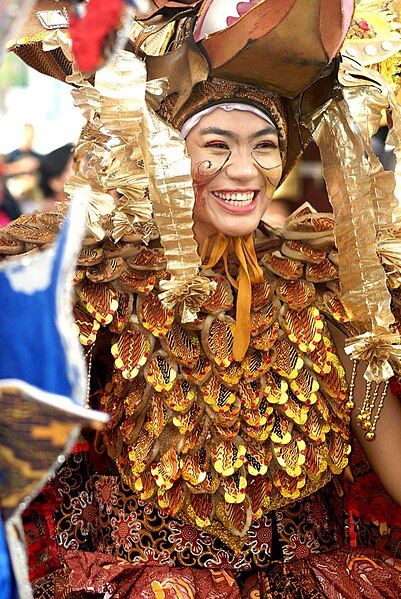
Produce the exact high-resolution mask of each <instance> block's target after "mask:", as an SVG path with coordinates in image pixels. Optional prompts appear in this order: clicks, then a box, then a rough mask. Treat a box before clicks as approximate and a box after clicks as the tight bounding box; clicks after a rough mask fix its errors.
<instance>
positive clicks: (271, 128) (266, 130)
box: [252, 125, 277, 139]
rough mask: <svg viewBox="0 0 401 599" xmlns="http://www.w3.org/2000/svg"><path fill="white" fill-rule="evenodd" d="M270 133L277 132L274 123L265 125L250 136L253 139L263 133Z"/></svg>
mask: <svg viewBox="0 0 401 599" xmlns="http://www.w3.org/2000/svg"><path fill="white" fill-rule="evenodd" d="M272 133H275V134H277V129H276V127H275V126H274V125H268V126H267V127H264V129H260V130H259V131H257V132H256V133H254V134H253V135H252V137H253V138H254V139H255V138H257V137H263V136H264V135H271V134H272Z"/></svg>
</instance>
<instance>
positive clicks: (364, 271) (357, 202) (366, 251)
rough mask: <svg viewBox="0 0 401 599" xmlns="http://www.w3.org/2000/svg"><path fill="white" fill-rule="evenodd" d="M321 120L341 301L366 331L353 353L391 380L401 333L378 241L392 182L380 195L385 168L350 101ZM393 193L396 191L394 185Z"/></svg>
mask: <svg viewBox="0 0 401 599" xmlns="http://www.w3.org/2000/svg"><path fill="white" fill-rule="evenodd" d="M318 118H319V119H320V120H319V123H318V125H317V127H316V128H315V130H314V133H313V135H314V138H315V140H316V142H317V144H318V146H319V149H320V154H321V157H322V163H323V168H324V175H325V179H326V185H327V190H328V194H329V198H330V202H331V204H332V206H333V212H334V216H335V230H334V232H335V238H336V244H337V248H338V265H339V276H340V282H341V300H342V303H343V305H344V307H345V309H346V311H347V313H348V315H349V317H350V319H351V321H352V323H353V324H354V325H355V327H356V328H357V330H358V332H360V333H361V335H360V336H358V337H357V340H354V341H353V342H351V346H350V344H349V343H348V348H350V347H351V349H349V353H351V354H352V357H353V358H354V359H364V360H367V361H368V362H369V364H368V368H367V371H366V373H365V378H367V379H368V378H369V377H374V376H377V377H379V378H378V380H382V378H381V377H383V376H388V375H390V376H391V374H390V373H391V372H392V368H391V366H390V364H389V360H390V357H391V359H392V360H393V361H398V360H399V359H400V357H401V356H400V355H399V353H398V347H399V346H398V343H399V342H400V338H399V335H398V333H393V332H392V326H393V324H394V316H393V313H392V311H391V295H390V293H389V291H388V288H387V281H386V273H385V271H384V269H383V267H382V265H381V263H380V259H379V256H378V252H377V243H376V236H377V232H378V230H379V229H380V226H379V224H380V223H378V221H377V213H378V199H379V196H380V197H381V196H382V195H383V193H382V192H383V190H384V189H385V188H386V187H387V182H386V181H385V179H383V182H384V183H385V184H384V185H383V186H382V187H381V189H380V190H379V191H378V192H376V191H375V189H374V183H376V182H378V177H379V175H380V170H379V168H378V166H377V164H376V162H375V161H373V166H372V160H371V151H370V149H368V148H367V143H365V141H364V138H363V136H362V135H361V134H360V131H359V129H358V128H357V127H356V126H355V124H354V123H353V119H352V116H351V114H350V111H349V108H348V106H347V103H346V102H345V101H344V100H331V101H330V102H329V103H328V105H327V106H326V107H325V110H324V111H321V112H320V114H319V115H318ZM312 128H313V125H312ZM387 189H388V191H389V192H390V194H391V193H393V189H391V186H390V187H387ZM376 194H377V195H376ZM380 209H381V210H382V207H381V206H380ZM387 209H388V207H387ZM381 224H382V226H383V225H384V224H387V223H385V221H384V222H382V223H381ZM359 341H360V342H359ZM362 342H363V343H362ZM391 344H392V345H393V346H394V347H393V349H391Z"/></svg>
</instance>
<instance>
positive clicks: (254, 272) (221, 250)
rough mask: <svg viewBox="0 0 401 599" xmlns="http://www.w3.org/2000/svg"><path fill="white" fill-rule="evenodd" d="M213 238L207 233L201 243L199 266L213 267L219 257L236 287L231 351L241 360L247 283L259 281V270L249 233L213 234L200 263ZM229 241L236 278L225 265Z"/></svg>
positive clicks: (247, 331) (247, 321)
mask: <svg viewBox="0 0 401 599" xmlns="http://www.w3.org/2000/svg"><path fill="white" fill-rule="evenodd" d="M213 237H214V236H209V237H208V238H207V239H206V241H205V243H204V246H203V249H202V254H201V260H202V268H204V269H208V268H213V267H214V266H215V265H216V264H217V262H218V261H219V260H220V259H223V262H224V268H225V271H226V275H227V278H228V280H229V281H230V283H231V285H232V286H233V287H234V288H235V289H237V307H236V314H235V321H236V325H235V334H234V345H233V354H234V359H235V360H237V361H238V362H241V361H242V360H243V358H244V356H245V354H246V352H247V349H248V347H249V342H250V339H251V299H252V287H251V285H252V284H253V283H261V282H262V281H263V271H262V269H261V268H260V266H259V264H258V259H257V257H256V253H255V244H254V240H253V235H252V233H251V234H249V235H245V236H244V237H229V236H227V235H224V234H223V233H218V234H217V236H216V237H215V241H214V244H213V247H212V249H211V252H210V257H209V260H207V261H206V262H204V260H205V258H206V255H207V252H208V249H209V247H210V242H211V240H212V238H213ZM230 243H232V244H233V247H234V252H235V255H236V256H237V258H238V261H239V269H238V276H237V278H236V279H234V278H233V277H232V276H231V274H230V271H229V267H228V251H229V247H230Z"/></svg>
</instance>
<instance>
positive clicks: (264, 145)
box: [255, 141, 278, 150]
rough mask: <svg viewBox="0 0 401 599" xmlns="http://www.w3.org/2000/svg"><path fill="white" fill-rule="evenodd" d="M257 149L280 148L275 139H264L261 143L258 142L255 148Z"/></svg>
mask: <svg viewBox="0 0 401 599" xmlns="http://www.w3.org/2000/svg"><path fill="white" fill-rule="evenodd" d="M257 149H261V150H265V149H266V150H277V149H278V145H277V144H276V143H275V142H274V141H262V142H260V144H258V145H257V146H256V148H255V150H257Z"/></svg>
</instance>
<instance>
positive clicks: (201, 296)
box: [0, 0, 401, 598]
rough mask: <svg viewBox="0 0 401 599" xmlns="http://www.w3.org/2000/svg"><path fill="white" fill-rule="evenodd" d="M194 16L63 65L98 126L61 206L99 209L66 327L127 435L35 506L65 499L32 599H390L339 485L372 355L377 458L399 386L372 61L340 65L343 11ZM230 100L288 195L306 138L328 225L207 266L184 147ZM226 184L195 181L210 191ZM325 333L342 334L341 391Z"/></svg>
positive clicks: (256, 9) (74, 463)
mask: <svg viewBox="0 0 401 599" xmlns="http://www.w3.org/2000/svg"><path fill="white" fill-rule="evenodd" d="M160 4H167V5H168V4H170V3H163V2H161V3H160ZM171 4H174V3H171ZM175 4H188V5H189V4H190V3H188V2H187V3H175ZM193 4H194V5H196V6H194V7H192V6H191V7H189V8H188V10H187V11H186V10H184V12H183V13H178V16H179V17H180V19H179V21H178V25H177V24H175V22H174V21H172V23H173V26H171V23H170V24H169V23H167V25H166V24H165V23H162V25H153V26H150V27H147V28H143V27H142V26H140V25H139V24H138V23H135V24H134V26H133V33H132V40H133V45H134V49H135V53H132V52H127V51H121V50H119V51H118V52H117V53H116V54H115V56H114V58H113V59H112V60H111V62H110V63H109V64H108V65H107V66H106V67H104V68H103V69H101V70H99V71H98V72H97V73H96V76H95V79H94V80H92V79H90V78H89V77H86V76H84V75H82V73H81V72H79V71H78V69H77V67H76V65H75V63H74V62H71V65H72V66H68V73H69V74H68V76H67V81H68V82H70V83H73V84H74V85H75V86H76V88H75V89H74V90H73V92H72V93H73V96H74V99H75V102H76V104H77V105H78V106H79V107H80V108H81V110H82V112H83V114H84V115H85V116H86V118H87V124H86V126H85V127H84V129H83V132H82V135H81V138H80V140H79V143H78V146H77V150H76V174H75V175H74V176H73V177H72V179H71V180H70V182H69V183H68V184H67V191H68V193H70V194H71V195H72V196H73V195H74V194H75V193H77V190H79V193H84V192H85V193H87V195H88V197H89V200H88V201H89V209H88V216H87V235H86V238H85V240H84V242H83V248H82V251H81V254H80V256H79V259H78V265H77V270H76V274H75V279H74V283H75V288H76V303H75V307H74V310H75V318H76V323H77V325H78V329H79V338H80V341H81V343H82V344H83V345H84V346H85V347H86V348H87V350H88V351H87V355H88V364H89V381H90V383H91V392H90V393H89V395H88V400H89V401H90V402H91V403H92V404H94V405H95V406H98V407H101V409H102V410H104V411H106V412H108V413H109V414H110V415H111V419H110V422H109V423H108V424H107V425H106V426H105V427H104V428H103V430H102V431H101V433H99V434H97V436H96V439H94V440H93V447H94V448H95V449H96V452H97V454H95V452H94V450H93V447H92V450H91V451H90V452H89V454H87V455H86V457H85V456H84V454H83V453H82V451H80V452H78V453H77V455H76V457H75V459H74V458H73V459H72V460H71V461H70V462H69V463H68V464H67V465H66V466H65V467H64V468H63V469H62V470H61V471H60V472H59V474H58V478H57V479H56V482H54V483H51V484H50V486H49V487H48V488H47V489H45V490H44V492H43V496H42V499H41V500H42V502H43V503H42V507H43V506H44V505H45V504H46V500H45V498H46V497H48V496H49V493H55V496H54V497H57V499H56V509H55V513H54V514H53V515H52V516H51V517H50V519H51V521H52V525H51V526H55V527H56V529H55V532H56V533H57V543H58V551H59V556H56V555H55V553H56V551H57V550H56V548H55V544H54V542H53V543H52V541H51V533H50V532H49V534H48V536H47V537H46V534H44V536H45V537H46V542H47V543H48V544H49V546H52V548H53V549H52V552H53V553H52V557H51V558H49V559H48V560H47V561H48V563H47V564H44V563H43V562H42V563H41V564H38V563H37V564H36V565H35V564H33V566H32V568H33V572H34V578H37V579H38V580H36V581H35V583H34V584H35V588H36V596H37V597H53V596H55V597H58V596H60V597H71V598H73V597H74V598H77V597H90V596H95V597H97V596H99V597H100V596H104V594H105V593H106V594H107V593H109V595H107V596H110V597H113V596H116V597H117V596H120V597H132V598H134V597H166V598H169V597H206V596H208V597H216V598H217V597H253V596H255V597H256V596H261V597H262V596H266V597H269V596H271V597H294V598H295V597H313V598H318V597H325V596H328V597H343V596H344V597H348V596H361V597H382V596H383V597H398V596H399V595H400V593H401V575H400V573H399V571H398V570H399V569H400V566H399V563H398V562H397V560H395V559H394V558H390V557H388V556H386V554H381V553H379V552H378V551H375V550H373V549H372V550H369V549H365V550H364V551H360V552H358V551H354V552H350V551H349V549H348V548H346V547H345V546H344V545H343V539H342V536H343V535H342V531H341V523H340V519H341V510H340V508H339V507H338V505H337V503H338V501H335V500H333V489H334V484H335V483H334V482H330V481H332V479H333V476H336V475H339V474H340V473H342V472H343V471H344V469H345V468H346V466H347V464H348V460H349V454H350V451H351V444H350V431H349V427H350V413H351V410H352V408H353V405H354V404H353V394H354V393H355V392H357V390H356V389H355V388H354V387H355V377H356V366H357V360H366V361H367V370H366V378H367V380H368V383H367V389H366V399H365V402H364V405H363V408H362V411H361V414H360V418H359V420H360V422H361V425H362V426H363V428H364V430H366V434H367V437H368V438H371V439H373V438H374V435H375V428H376V423H377V419H378V417H379V414H380V410H381V407H382V405H383V401H384V399H385V395H386V393H387V388H388V382H387V381H388V379H389V378H390V377H391V376H392V375H393V374H394V372H399V370H400V365H399V364H400V351H401V350H400V340H399V326H400V324H399V323H400V318H399V316H400V314H399V309H400V308H399V306H400V304H401V299H400V296H399V293H398V290H399V288H400V287H399V286H400V282H401V278H400V276H401V275H400V270H399V269H400V262H399V247H400V246H399V239H398V238H397V234H398V227H399V217H400V214H399V207H398V191H397V190H395V187H394V184H395V182H394V175H393V174H392V173H384V172H383V171H382V170H381V169H380V166H379V163H378V161H377V160H376V159H375V157H374V156H373V154H372V152H371V150H370V149H369V144H368V138H369V135H370V134H371V132H372V131H371V127H374V126H375V123H376V125H377V124H378V122H379V120H380V118H379V115H380V112H381V110H382V108H383V107H390V108H391V109H392V111H393V116H394V131H393V136H394V139H395V140H396V143H397V144H398V139H399V138H398V135H399V130H398V120H397V118H398V106H397V104H396V100H395V97H394V94H393V91H392V89H391V88H390V86H389V84H387V83H386V81H385V79H384V78H383V76H382V74H380V73H379V72H373V71H370V70H368V69H367V68H365V66H362V65H361V60H359V61H357V59H356V57H355V55H356V54H358V52H359V53H360V52H361V47H360V45H358V43H359V42H354V41H352V40H354V38H350V40H349V41H348V42H347V43H346V45H345V46H344V50H343V62H342V63H341V65H340V63H339V60H338V58H336V56H337V55H338V50H339V47H340V46H341V43H342V41H343V38H344V35H345V32H346V30H347V29H348V26H349V24H350V23H351V19H352V11H353V6H352V3H350V2H337V3H335V4H336V6H335V7H331V8H330V10H328V9H327V6H326V4H325V3H324V2H317V1H316V2H310V0H309V1H308V3H305V2H288V3H282V2H281V3H278V2H277V3H274V2H250V3H249V7H248V9H249V10H248V11H245V12H244V13H243V14H242V15H241V16H239V17H238V18H236V20H235V21H233V22H230V24H229V25H230V26H229V27H227V28H225V29H224V30H223V31H221V30H213V19H211V13H213V3H212V2H206V3H203V4H202V6H201V7H199V6H197V3H193ZM323 5H324V6H323ZM215 6H216V3H215ZM318 9H319V10H320V11H321V12H320V22H319V23H320V24H319V23H317V21H316V14H318V13H317V12H316V11H317V10H318ZM166 10H167V13H166V14H168V15H170V16H171V14H170V12H168V11H171V10H173V9H172V8H171V7H170V8H169V7H167V9H166ZM43 12H46V11H43ZM161 14H164V13H163V8H161ZM212 16H213V14H212ZM391 16H393V15H391V13H390V12H389V11H387V12H386V22H387V23H388V22H389V17H391ZM194 17H195V21H194ZM44 18H45V17H44V16H43V15H42V19H44ZM300 18H302V23H303V24H304V25H305V27H307V28H308V32H309V35H311V36H312V37H311V38H310V40H309V42H310V45H309V48H308V47H307V44H306V43H305V39H303V38H302V36H301V38H302V39H300V40H298V41H297V40H296V41H295V42H294V43H295V46H292V48H291V52H288V51H287V50H283V48H282V45H281V44H280V43H279V40H280V39H281V37H282V36H283V35H284V36H285V32H287V37H288V35H289V34H288V32H293V31H294V27H295V23H296V22H297V21H298V20H299V19H300ZM330 18H331V19H332V22H331V29H330V28H328V20H329V19H330ZM358 23H359V21H358V20H357V21H355V22H354V28H355V27H356V30H357V33H359V29H360V28H359V29H358ZM389 27H390V25H389ZM50 29H51V28H50ZM329 29H330V31H331V33H330V35H329ZM249 31H252V34H253V36H254V39H253V43H251V44H248V43H247V39H248V37H249ZM394 31H395V30H394ZM394 31H391V33H392V34H393V33H394ZM235 34H236V35H235ZM247 36H248V37H247ZM394 36H395V34H394ZM394 36H393V37H392V38H391V39H392V40H393V39H394V44H395V46H396V48H394V47H393V46H392V47H391V50H390V49H389V46H388V45H387V48H388V49H387V50H386V47H384V48H383V40H382V39H381V38H379V40H378V41H377V42H376V41H371V40H370V43H371V44H373V46H374V47H375V48H376V46H377V45H378V44H381V49H382V50H383V51H384V52H387V53H388V54H386V56H385V57H383V56H381V59H382V61H383V60H384V59H385V58H388V59H389V60H390V58H391V57H392V56H393V55H394V54H395V51H396V50H397V48H398V49H399V48H400V47H401V42H400V41H399V40H398V38H397V41H395V39H396V38H395V37H394ZM42 37H43V36H42ZM356 37H357V38H358V40H359V39H360V38H359V37H358V36H356ZM39 41H40V43H42V40H38V38H32V39H31V46H34V49H35V51H32V52H31V54H30V48H29V43H28V44H27V45H26V44H25V43H24V44H23V43H22V41H21V40H19V41H18V42H17V43H16V44H15V45H14V49H15V50H17V51H18V52H19V53H20V54H22V55H23V56H24V58H27V57H29V56H31V57H32V56H34V57H35V56H38V55H40V56H41V60H42V63H41V64H43V56H42V55H41V54H40V52H41V48H40V47H39V46H38V44H39ZM387 41H388V40H387ZM43 43H44V47H45V48H47V51H49V52H51V53H52V54H51V58H52V61H53V63H54V60H55V59H56V61H58V62H57V64H59V66H60V64H61V65H62V64H64V62H63V61H65V59H66V58H67V59H71V61H72V55H71V50H70V46H69V42H68V38H67V37H66V36H65V33H64V32H63V31H62V30H60V29H55V31H54V32H52V33H50V34H48V35H47V37H46V39H45V40H44V42H43ZM390 43H391V44H393V42H390ZM347 44H348V45H347ZM374 44H376V46H375V45H374ZM365 45H366V44H365ZM199 48H202V52H200V51H199ZM31 50H33V49H32V48H31ZM167 50H169V51H167ZM38 53H39V54H38ZM60 53H62V54H63V56H64V59H62V60H59V59H57V57H58V56H60ZM155 54H158V56H155ZM367 55H369V53H367ZM205 57H207V60H206V58H205ZM262 57H263V60H262ZM266 57H267V58H266ZM145 58H146V66H145V61H144V59H145ZM359 58H360V56H359ZM265 59H266V60H270V61H271V63H272V66H271V67H270V70H269V69H268V68H267V66H266V61H265ZM35 60H36V59H35ZM252 60H253V61H254V63H253V64H252V69H251V68H247V67H246V63H247V62H249V61H252ZM53 63H52V64H53ZM303 63H304V68H303V69H302V68H301V66H300V65H302V64H303ZM284 64H285V65H286V67H285V68H284V67H283V65H284ZM366 64H368V61H366V62H365V65H366ZM36 66H38V65H37V63H36ZM53 66H54V65H53ZM328 67H330V68H328ZM52 68H53V67H52ZM327 68H328V71H326V69H327ZM386 68H387V69H388V70H389V69H390V63H389V62H387V64H386ZM363 69H365V70H363ZM42 70H43V69H42ZM284 71H285V75H284ZM356 71H358V73H360V72H362V71H363V77H364V78H363V79H357V75H358V73H357V74H356ZM270 72H271V75H270ZM157 77H161V78H160V79H157ZM347 78H348V79H347ZM338 79H340V81H341V82H342V83H343V84H344V86H345V85H346V82H347V81H348V82H350V79H351V80H352V83H356V85H355V86H354V87H350V88H349V89H348V88H342V87H341V86H340V85H339V83H338ZM147 80H148V81H147ZM367 81H368V84H367V83H366V82H367ZM316 82H317V83H316ZM367 97H368V100H369V101H368V102H366V101H365V100H366V98H367ZM373 99H374V100H375V102H373ZM235 103H238V104H245V105H246V106H248V107H249V106H251V107H252V108H253V109H256V110H258V111H261V113H262V114H263V115H266V117H267V118H269V119H271V121H272V122H273V123H274V125H275V127H276V128H277V131H278V138H279V142H280V161H281V162H282V164H283V179H284V178H285V176H286V174H288V172H289V171H290V170H291V168H292V166H293V165H294V163H295V161H296V160H297V158H298V157H299V155H300V153H301V152H302V149H303V148H304V147H305V145H306V144H307V143H308V141H310V139H311V137H312V134H313V136H314V137H315V139H316V141H317V142H318V144H319V146H320V149H321V154H322V160H323V164H324V169H325V175H326V181H327V185H328V191H329V194H330V197H331V201H332V204H333V209H334V214H318V213H316V212H315V211H314V210H313V208H312V207H311V206H309V205H304V206H303V207H301V208H300V209H299V210H298V211H297V212H295V213H294V214H293V215H292V216H291V217H290V218H289V219H287V221H286V223H285V226H284V227H283V228H281V229H278V230H274V231H273V230H269V229H267V228H266V227H262V230H263V233H264V235H265V237H264V239H263V241H262V242H261V243H257V244H256V246H255V243H254V242H255V237H254V236H253V235H248V236H246V237H232V238H230V237H227V236H225V235H223V234H218V235H216V236H213V237H211V238H209V239H208V240H207V243H206V244H205V247H204V248H203V252H202V255H201V256H200V255H199V254H200V253H198V248H197V244H196V242H195V240H194V237H193V234H192V224H193V223H192V209H193V198H194V196H193V182H192V178H191V174H190V173H191V171H190V161H189V158H188V157H187V155H186V153H185V144H184V141H183V139H182V137H181V136H180V135H179V133H178V131H181V132H182V131H183V127H185V126H186V124H187V123H188V121H189V119H191V118H193V117H194V116H195V115H200V114H202V111H204V110H205V109H206V110H208V109H210V108H211V107H213V106H221V105H226V106H227V105H229V106H230V107H231V108H232V109H234V110H235ZM351 109H352V111H353V114H354V116H355V115H356V117H355V118H357V123H358V124H357V125H355V121H354V120H353V117H352V116H351ZM400 122H401V121H400ZM372 123H373V125H372ZM397 157H398V155H397ZM227 159H228V160H229V157H228V158H227ZM254 159H255V161H256V162H257V161H258V159H257V158H256V157H255V156H254ZM258 164H259V163H258ZM224 165H225V163H224V164H223V165H219V168H224ZM213 168H214V165H213V164H212V163H211V162H210V164H209V163H207V162H206V163H205V164H202V165H201V166H200V169H199V172H198V173H195V175H194V181H195V184H196V177H197V175H199V178H200V179H205V178H206V180H207V178H208V177H209V176H211V175H213ZM339 173H340V174H339ZM396 173H397V174H398V167H397V171H396ZM116 198H117V199H116ZM384 206H385V209H384V210H383V207H384ZM64 210H65V207H64V206H62V205H60V206H59V211H60V212H61V213H63V211H64ZM59 221H60V218H59V214H54V215H52V214H49V215H38V214H34V215H27V216H23V217H21V218H20V219H18V220H17V221H16V222H14V223H12V224H10V225H9V226H8V227H7V228H6V229H4V230H3V231H2V234H1V239H0V251H1V252H2V253H3V254H4V255H9V254H17V253H26V252H35V251H37V250H38V249H40V248H41V247H43V246H46V245H47V244H49V243H50V242H51V241H52V239H53V238H54V236H55V235H56V234H57V232H58V229H59ZM328 321H331V322H332V323H334V324H335V325H336V326H339V327H340V328H341V329H342V330H343V331H345V332H346V333H347V336H348V340H347V348H348V350H347V351H348V352H349V353H350V355H351V357H352V359H353V360H355V362H354V364H355V366H354V369H353V374H352V378H351V380H350V382H349V384H347V382H346V379H345V373H344V369H343V366H342V365H341V363H340V360H339V358H338V352H337V349H336V347H335V345H334V343H333V340H332V337H331V334H330V330H329V328H328V326H327V322H328ZM82 449H83V447H81V450H82ZM98 454H101V456H102V457H101V458H99V455H98ZM88 455H91V456H92V458H91V459H89V458H88ZM106 456H107V457H106ZM323 487H324V489H323ZM39 499H40V498H39ZM294 502H298V503H294ZM38 506H39V507H38ZM40 506H41V503H40V500H39V501H38V504H37V506H36V507H35V505H34V506H33V507H32V508H31V516H30V515H29V513H28V514H27V516H26V522H27V531H28V532H27V538H28V544H29V538H31V540H32V539H33V540H35V539H36V540H37V542H38V545H40V541H39V538H38V537H40V535H38V525H37V522H38V521H40V516H39V515H38V514H41V517H42V518H44V519H49V514H48V513H46V509H45V508H43V510H42V512H41V507H40ZM95 506H97V507H95ZM35 509H36V510H37V511H36V512H35ZM97 510H98V511H97ZM96 511H97V513H96ZM85 512H86V516H85ZM35 513H36V524H35ZM89 513H91V515H90V517H89ZM332 513H336V514H337V515H338V518H339V524H338V526H337V525H336V524H334V523H330V522H329V519H330V516H331V514H332ZM32 514H33V516H32ZM49 530H50V529H49ZM124 530H125V532H123V531H124ZM29 535H31V537H29ZM185 535H187V536H185ZM31 545H32V548H34V546H35V543H34V541H32V543H31ZM36 550H37V551H38V548H36ZM42 550H43V553H42V555H43V556H45V554H46V550H45V546H43V547H42ZM33 551H34V549H32V551H31V553H32V554H33ZM303 552H304V553H303ZM329 552H330V553H329ZM306 557H307V558H308V559H302V558H306ZM45 561H46V560H45ZM283 562H285V563H286V565H285V566H284V565H283ZM61 565H63V567H60V566H61ZM195 568H197V569H195ZM35 569H36V571H35ZM51 570H53V572H51ZM43 575H45V576H44V577H43V578H42V580H39V578H40V577H41V576H43ZM113 593H114V594H113ZM256 593H259V595H257V594H256ZM358 593H359V595H358Z"/></svg>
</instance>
